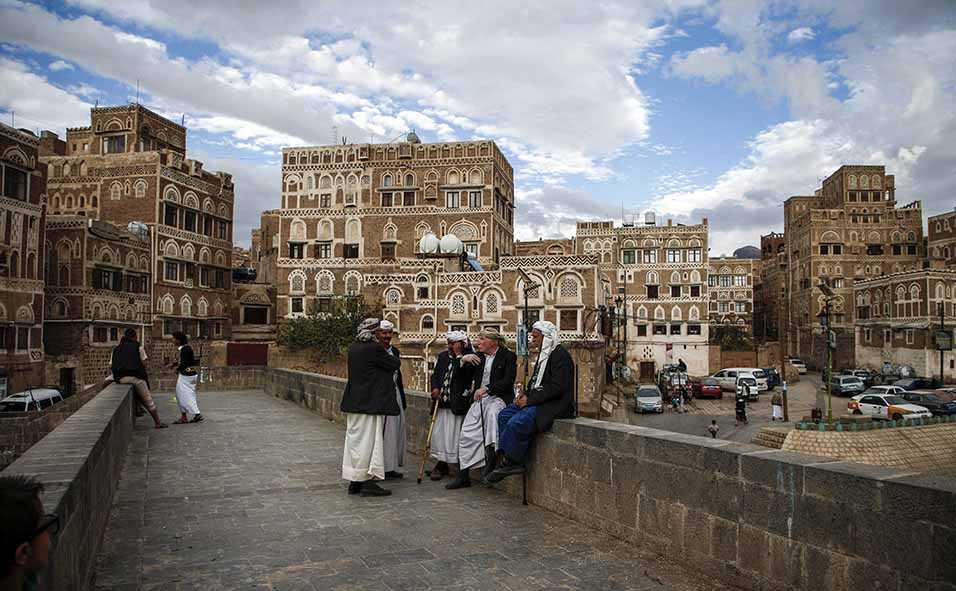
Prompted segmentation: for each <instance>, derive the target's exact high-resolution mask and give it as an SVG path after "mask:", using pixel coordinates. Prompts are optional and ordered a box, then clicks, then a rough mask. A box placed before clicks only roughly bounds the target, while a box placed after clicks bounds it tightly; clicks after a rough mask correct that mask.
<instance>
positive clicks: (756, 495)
mask: <svg viewBox="0 0 956 591" xmlns="http://www.w3.org/2000/svg"><path fill="white" fill-rule="evenodd" d="M262 380H263V381H262V383H261V387H262V388H263V389H264V390H265V391H266V392H267V393H269V394H270V395H272V396H275V397H278V398H282V399H287V400H290V401H293V402H295V403H297V404H300V405H302V406H304V407H306V408H309V409H311V410H313V411H314V412H317V413H319V414H320V415H322V416H324V417H326V418H329V419H332V420H337V421H342V420H343V418H344V417H342V415H341V413H340V412H339V410H338V408H339V403H340V401H341V396H342V392H343V390H344V386H345V382H344V380H342V379H340V378H331V377H325V376H321V375H315V374H307V373H303V372H295V371H288V370H276V369H266V370H264V371H263V372H262ZM408 394H409V397H408V404H409V408H408V411H407V412H406V418H407V422H408V440H409V447H410V448H411V449H421V448H422V446H423V443H424V440H425V434H426V433H427V429H428V422H429V418H430V417H429V402H428V397H427V396H426V395H425V394H424V393H421V392H408ZM415 468H417V466H415V467H412V469H415ZM503 484H504V486H503V487H502V488H503V489H504V490H506V491H508V492H509V493H511V494H515V495H520V480H518V479H516V478H513V479H510V480H507V481H505V482H504V483H503ZM528 486H529V488H528V494H529V499H530V501H531V502H532V503H534V504H536V505H539V506H541V507H544V508H547V509H549V510H552V511H554V512H556V513H559V514H561V515H565V516H567V517H569V518H571V519H575V520H577V521H581V522H583V523H586V524H588V525H590V526H592V527H596V528H599V529H602V530H603V531H606V532H607V533H609V534H611V535H613V536H616V537H619V538H623V539H626V540H630V541H633V542H635V543H640V544H642V545H643V546H645V547H646V548H650V549H653V550H655V551H658V552H661V553H668V554H669V555H677V556H681V557H682V564H685V565H686V566H687V567H688V568H693V569H697V570H699V571H700V572H702V573H703V574H704V575H706V576H709V577H713V578H715V579H717V580H720V581H722V582H724V583H729V584H733V585H737V586H740V587H742V588H747V589H781V590H782V589H807V590H811V589H812V590H818V589H877V588H878V589H885V590H896V591H902V590H904V589H929V588H932V589H936V590H947V591H956V566H954V564H956V563H954V562H953V561H952V555H953V552H954V551H956V480H951V479H945V478H931V477H919V476H914V475H912V474H908V473H906V472H901V471H897V470H894V469H891V468H883V467H877V466H867V465H862V464H854V463H849V462H841V461H834V460H832V459H830V458H824V457H819V456H810V455H803V454H797V453H792V452H787V451H782V450H768V449H766V448H763V447H759V446H756V445H750V444H740V443H734V442H728V441H723V440H712V439H709V438H704V437H697V436H692V435H683V434H677V433H670V432H665V431H659V430H656V429H649V428H645V427H637V426H631V425H621V424H616V423H608V422H603V421H595V420H590V419H575V420H561V421H557V422H556V423H555V426H554V429H553V430H552V432H551V433H548V434H546V435H543V436H541V437H539V438H538V439H537V441H536V444H535V447H534V450H533V459H532V461H531V469H530V473H529V476H528ZM886 532H893V535H891V536H887V535H886ZM914 549H918V551H914Z"/></svg>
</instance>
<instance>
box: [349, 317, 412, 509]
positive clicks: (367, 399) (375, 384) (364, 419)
mask: <svg viewBox="0 0 956 591" xmlns="http://www.w3.org/2000/svg"><path fill="white" fill-rule="evenodd" d="M380 330H381V327H380V326H379V319H378V318H366V319H365V320H363V321H362V323H361V324H359V327H358V335H357V336H356V338H355V342H354V343H352V344H351V345H350V346H349V352H348V371H349V375H348V381H347V382H346V384H345V393H344V394H343V395H342V404H341V405H340V407H339V410H341V411H342V412H343V413H345V446H344V449H343V451H342V478H343V479H345V480H348V481H349V489H348V493H349V494H350V495H354V494H360V495H362V496H363V497H371V496H375V497H380V496H386V495H390V494H392V491H390V490H387V489H384V488H382V487H380V486H379V485H378V484H376V483H375V482H374V481H375V480H384V479H385V417H386V416H392V417H394V416H398V414H399V411H400V409H401V404H400V401H399V399H398V398H397V397H396V396H395V389H396V381H395V376H394V374H395V372H397V371H398V369H399V368H400V367H401V365H402V362H401V361H400V360H399V358H398V356H396V355H389V353H388V351H386V350H385V347H384V346H383V345H382V344H381V342H379V339H378V338H377V335H376V332H379V331H380Z"/></svg>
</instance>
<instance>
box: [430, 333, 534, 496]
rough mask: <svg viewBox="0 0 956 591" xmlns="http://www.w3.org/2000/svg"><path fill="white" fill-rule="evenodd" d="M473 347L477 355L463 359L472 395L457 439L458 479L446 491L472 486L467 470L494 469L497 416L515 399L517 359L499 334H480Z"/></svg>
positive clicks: (486, 470)
mask: <svg viewBox="0 0 956 591" xmlns="http://www.w3.org/2000/svg"><path fill="white" fill-rule="evenodd" d="M475 348H476V349H478V354H477V355H466V356H465V357H464V358H463V359H462V360H463V362H465V363H472V364H474V365H475V378H474V382H473V383H472V390H473V391H474V395H473V397H472V399H473V401H472V403H471V406H470V407H469V408H468V413H467V414H466V415H465V420H464V421H463V422H462V426H461V437H460V438H459V440H458V466H459V470H458V476H457V477H456V478H455V480H453V481H452V482H450V483H449V484H447V485H446V486H445V488H447V489H449V490H453V489H456V488H465V487H468V486H471V477H470V476H469V474H468V470H469V469H470V468H484V469H485V470H484V473H490V472H491V470H494V468H495V457H496V456H495V448H496V446H497V442H498V413H499V412H501V409H503V408H505V407H506V406H507V405H508V404H510V403H511V402H512V401H513V400H514V385H515V376H516V375H517V373H518V357H517V356H516V355H515V354H514V353H513V352H512V351H510V350H509V349H508V348H507V347H506V346H505V339H504V337H503V336H501V333H499V332H498V331H495V330H483V331H481V332H480V333H478V338H477V339H476V341H475Z"/></svg>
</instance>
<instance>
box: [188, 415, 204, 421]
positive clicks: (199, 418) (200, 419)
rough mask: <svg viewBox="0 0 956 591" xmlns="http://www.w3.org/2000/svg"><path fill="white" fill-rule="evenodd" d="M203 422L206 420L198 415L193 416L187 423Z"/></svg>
mask: <svg viewBox="0 0 956 591" xmlns="http://www.w3.org/2000/svg"><path fill="white" fill-rule="evenodd" d="M205 420H206V418H205V417H204V416H202V415H201V414H199V415H196V416H194V417H193V418H192V420H191V421H189V422H190V423H201V422H203V421H205Z"/></svg>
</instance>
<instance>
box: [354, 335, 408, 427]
mask: <svg viewBox="0 0 956 591" xmlns="http://www.w3.org/2000/svg"><path fill="white" fill-rule="evenodd" d="M348 365H349V378H348V382H346V384H345V393H344V394H343V395H342V404H341V405H340V406H339V409H340V410H341V411H342V412H348V413H356V414H366V415H397V414H398V413H399V408H398V402H397V401H396V400H395V382H394V381H393V380H392V374H393V373H394V372H396V371H398V370H399V368H401V366H402V362H401V360H400V359H399V357H398V356H397V355H389V354H388V351H386V350H385V348H384V347H382V345H381V344H379V343H378V342H376V341H371V342H368V343H363V342H359V341H356V342H354V343H352V344H351V345H350V346H349V354H348ZM399 375H401V374H399ZM399 385H400V386H401V382H399ZM399 392H401V393H402V400H404V398H405V395H404V389H402V388H400V389H399Z"/></svg>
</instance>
